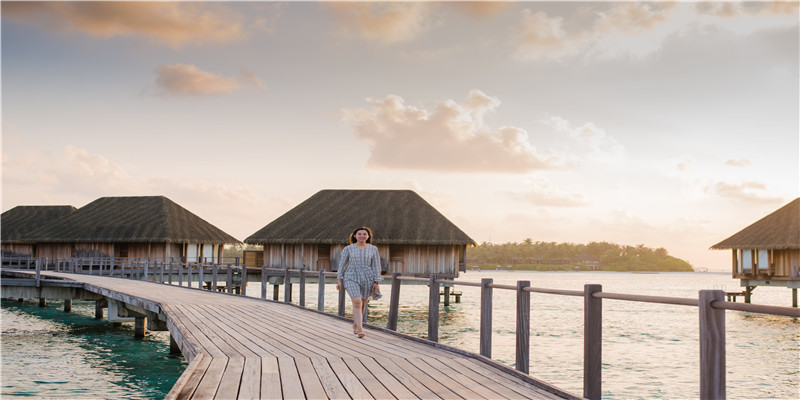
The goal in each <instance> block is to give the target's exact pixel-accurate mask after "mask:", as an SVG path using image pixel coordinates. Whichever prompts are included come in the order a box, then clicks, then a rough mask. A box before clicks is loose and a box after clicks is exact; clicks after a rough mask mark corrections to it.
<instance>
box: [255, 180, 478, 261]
mask: <svg viewBox="0 0 800 400" xmlns="http://www.w3.org/2000/svg"><path fill="white" fill-rule="evenodd" d="M359 226H366V227H369V228H370V229H371V230H372V233H373V236H374V237H373V240H372V244H374V245H375V246H377V247H378V253H379V254H380V257H381V265H382V270H383V271H382V272H383V273H385V274H389V275H391V274H392V273H394V272H400V273H402V274H404V275H418V276H428V275H430V274H437V275H440V276H445V277H457V276H458V272H459V271H465V270H466V258H465V256H466V247H467V246H475V241H474V240H472V239H471V238H470V237H469V236H467V234H466V233H464V232H463V231H462V230H461V229H459V228H458V227H457V226H456V225H455V224H453V223H452V222H450V220H448V219H447V218H446V217H445V216H444V215H442V214H441V213H440V212H439V211H438V210H436V209H435V208H434V207H433V206H431V205H430V204H429V203H428V202H427V201H425V200H424V199H423V198H422V197H420V196H419V195H418V194H417V193H415V192H414V191H411V190H322V191H320V192H317V193H316V194H314V195H313V196H311V197H309V198H308V199H306V200H305V201H303V202H302V203H300V204H299V205H297V206H296V207H294V208H292V209H291V210H289V211H288V212H286V213H285V214H283V215H282V216H280V217H278V218H277V219H275V220H274V221H272V222H270V223H269V224H267V225H266V226H265V227H263V228H261V229H260V230H259V231H257V232H256V233H254V234H252V235H251V236H250V237H248V238H247V239H245V243H248V244H255V245H263V246H264V250H263V252H264V257H263V265H266V266H267V267H271V268H285V267H291V268H305V269H307V270H312V271H318V270H320V269H322V270H326V271H332V270H333V271H335V270H336V268H337V266H338V259H339V256H340V255H341V252H342V249H343V248H344V247H345V246H346V245H347V244H348V239H349V237H350V234H351V232H352V231H353V229H355V228H356V227H359Z"/></svg>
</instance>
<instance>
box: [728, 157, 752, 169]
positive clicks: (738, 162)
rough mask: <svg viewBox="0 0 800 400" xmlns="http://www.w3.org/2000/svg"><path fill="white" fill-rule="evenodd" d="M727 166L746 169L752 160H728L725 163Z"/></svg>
mask: <svg viewBox="0 0 800 400" xmlns="http://www.w3.org/2000/svg"><path fill="white" fill-rule="evenodd" d="M725 165H730V166H731V167H746V166H748V165H750V160H748V159H745V158H742V159H739V160H728V161H725Z"/></svg>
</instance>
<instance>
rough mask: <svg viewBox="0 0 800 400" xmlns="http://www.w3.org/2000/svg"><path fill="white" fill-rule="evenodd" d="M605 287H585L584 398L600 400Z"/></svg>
mask: <svg viewBox="0 0 800 400" xmlns="http://www.w3.org/2000/svg"><path fill="white" fill-rule="evenodd" d="M602 291H603V285H584V286H583V397H585V398H587V399H590V400H600V397H601V396H602V394H603V391H602V382H603V379H602V372H603V358H602V354H603V299H601V298H595V297H594V296H593V295H594V293H597V292H602Z"/></svg>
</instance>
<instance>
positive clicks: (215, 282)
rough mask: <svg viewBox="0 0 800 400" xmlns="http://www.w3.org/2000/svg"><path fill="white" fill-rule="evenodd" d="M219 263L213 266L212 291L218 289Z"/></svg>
mask: <svg viewBox="0 0 800 400" xmlns="http://www.w3.org/2000/svg"><path fill="white" fill-rule="evenodd" d="M217 273H218V272H217V264H214V265H212V266H211V291H212V292H216V291H218V290H219V289H217Z"/></svg>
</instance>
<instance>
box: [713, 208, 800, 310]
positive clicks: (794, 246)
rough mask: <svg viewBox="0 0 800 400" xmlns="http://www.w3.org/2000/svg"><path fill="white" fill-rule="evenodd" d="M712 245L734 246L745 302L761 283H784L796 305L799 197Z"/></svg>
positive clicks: (735, 271)
mask: <svg viewBox="0 0 800 400" xmlns="http://www.w3.org/2000/svg"><path fill="white" fill-rule="evenodd" d="M711 248H712V249H731V250H732V253H731V255H732V264H731V271H732V274H733V278H734V279H739V280H740V282H741V286H742V287H744V288H745V290H744V292H743V293H742V295H743V296H744V299H745V302H747V303H749V302H750V297H751V295H752V292H753V289H755V288H756V287H758V286H782V287H788V288H791V289H792V306H794V307H797V288H800V198H797V199H794V200H793V201H792V202H791V203H789V204H787V205H785V206H783V207H781V208H779V209H778V210H777V211H775V212H773V213H772V214H769V215H767V216H766V217H764V218H761V219H760V220H758V221H756V222H754V223H753V224H751V225H750V226H748V227H746V228H744V229H742V230H741V231H739V232H737V233H736V234H734V235H733V236H731V237H729V238H727V239H725V240H723V241H721V242H719V243H717V244H715V245H713V246H711Z"/></svg>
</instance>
